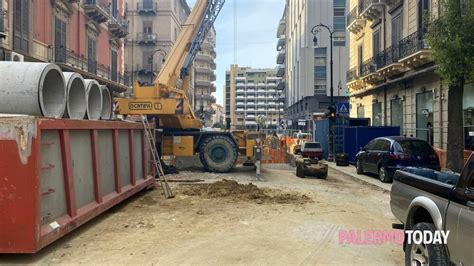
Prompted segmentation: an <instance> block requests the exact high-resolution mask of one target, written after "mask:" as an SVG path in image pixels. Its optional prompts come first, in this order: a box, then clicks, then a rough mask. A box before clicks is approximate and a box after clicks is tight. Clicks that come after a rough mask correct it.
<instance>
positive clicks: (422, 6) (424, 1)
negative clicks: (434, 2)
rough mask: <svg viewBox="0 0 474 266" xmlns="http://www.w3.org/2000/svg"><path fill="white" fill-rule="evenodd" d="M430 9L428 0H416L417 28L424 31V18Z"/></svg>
mask: <svg viewBox="0 0 474 266" xmlns="http://www.w3.org/2000/svg"><path fill="white" fill-rule="evenodd" d="M429 10H430V1H429V0H418V30H420V31H425V30H426V29H425V19H426V16H428V15H429V14H427V13H428V12H429Z"/></svg>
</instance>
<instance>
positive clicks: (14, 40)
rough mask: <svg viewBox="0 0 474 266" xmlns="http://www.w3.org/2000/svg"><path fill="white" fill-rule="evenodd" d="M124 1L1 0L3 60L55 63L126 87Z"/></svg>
mask: <svg viewBox="0 0 474 266" xmlns="http://www.w3.org/2000/svg"><path fill="white" fill-rule="evenodd" d="M127 34H128V20H127V18H125V17H124V3H123V1H122V0H100V1H99V0H81V1H79V0H76V1H66V0H57V1H50V0H35V1H31V0H0V60H6V61H31V62H54V63H57V64H58V65H59V66H60V67H61V68H62V69H63V70H65V71H74V72H78V73H80V74H82V75H83V76H84V77H85V78H91V79H96V80H97V81H99V82H100V83H101V84H104V85H107V86H108V87H109V88H110V89H112V90H115V91H118V92H121V91H125V90H127V86H126V85H124V83H127V78H126V76H124V68H123V61H124V60H123V57H124V48H123V38H124V37H125V36H127Z"/></svg>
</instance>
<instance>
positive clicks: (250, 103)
mask: <svg viewBox="0 0 474 266" xmlns="http://www.w3.org/2000/svg"><path fill="white" fill-rule="evenodd" d="M247 105H255V102H247Z"/></svg>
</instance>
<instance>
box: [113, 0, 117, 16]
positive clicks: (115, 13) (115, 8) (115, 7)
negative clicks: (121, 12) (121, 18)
mask: <svg viewBox="0 0 474 266" xmlns="http://www.w3.org/2000/svg"><path fill="white" fill-rule="evenodd" d="M112 17H114V18H118V3H117V0H112Z"/></svg>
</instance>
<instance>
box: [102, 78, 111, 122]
mask: <svg viewBox="0 0 474 266" xmlns="http://www.w3.org/2000/svg"><path fill="white" fill-rule="evenodd" d="M100 89H101V90H102V112H101V114H100V119H102V120H110V119H112V95H111V94H110V91H109V88H107V86H105V85H102V86H100Z"/></svg>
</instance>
